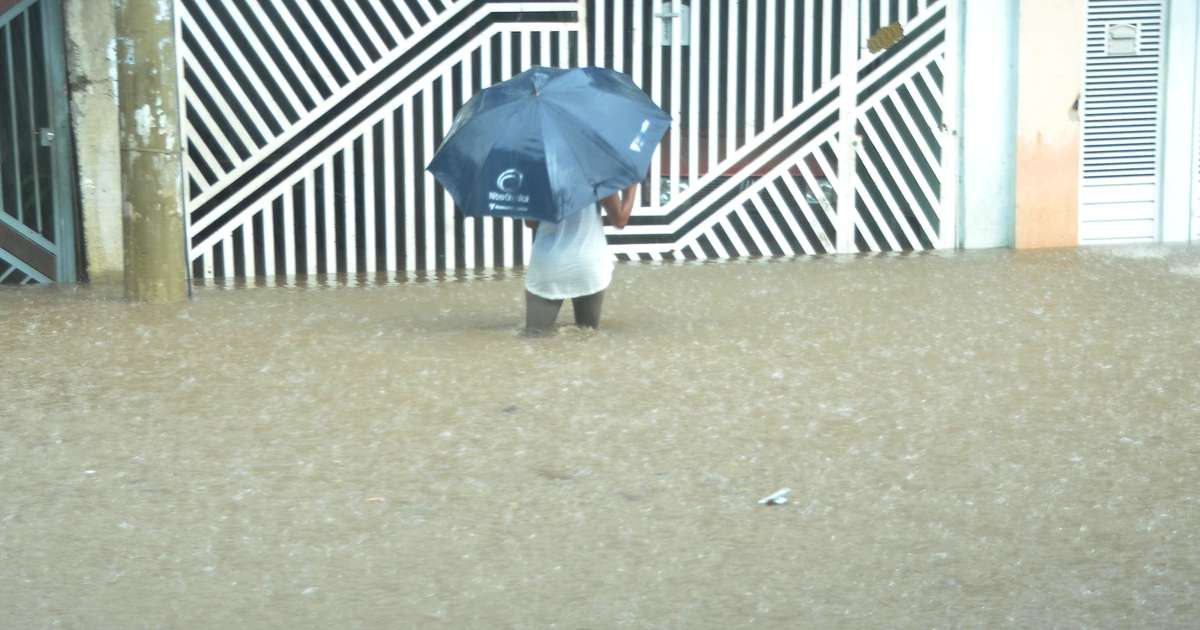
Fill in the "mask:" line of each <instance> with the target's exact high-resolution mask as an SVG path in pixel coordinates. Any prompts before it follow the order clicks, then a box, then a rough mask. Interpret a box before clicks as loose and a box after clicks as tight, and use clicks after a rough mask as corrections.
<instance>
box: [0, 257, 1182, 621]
mask: <svg viewBox="0 0 1200 630" xmlns="http://www.w3.org/2000/svg"><path fill="white" fill-rule="evenodd" d="M520 282H521V280H520V278H519V277H517V276H513V275H510V276H508V277H496V278H480V279H473V280H470V281H465V282H464V281H454V282H403V283H392V284H384V285H377V286H345V285H339V284H337V283H330V284H325V283H314V285H312V286H301V287H292V288H255V287H250V288H239V289H225V288H220V287H211V286H210V287H200V288H198V289H197V291H196V294H195V299H194V301H193V302H192V303H191V304H188V305H186V306H171V307H162V306H145V305H128V304H125V303H123V302H122V301H121V300H120V299H119V297H120V292H119V290H116V289H111V288H104V287H96V288H83V289H21V290H9V289H6V290H0V322H2V325H3V333H2V336H0V357H2V358H3V363H2V365H3V367H4V376H3V395H2V396H0V628H4V629H8V628H14V629H16V628H20V629H33V628H88V629H92V628H284V627H287V628H416V627H445V628H550V627H554V628H617V627H621V628H733V627H743V626H756V627H764V628H864V627H896V628H926V627H987V628H1000V627H1012V628H1052V627H1073V628H1074V627H1089V628H1093V627H1094V628H1130V627H1154V628H1194V627H1196V623H1197V619H1198V618H1200V605H1198V604H1197V602H1198V601H1200V249H1196V248H1190V249H1189V248H1182V249H1179V248H1161V247H1146V248H1132V249H1131V248H1123V249H1113V250H1064V251H1048V252H1011V251H989V252H967V253H946V254H928V255H911V256H881V257H867V258H854V257H824V258H804V259H795V260H784V261H772V262H730V263H723V264H673V265H648V264H646V265H622V266H620V267H618V268H617V270H616V275H615V280H614V284H613V287H612V288H611V290H610V293H609V295H608V296H607V298H606V300H605V312H604V323H603V329H602V330H601V331H599V332H592V333H581V332H579V331H576V330H575V329H573V328H569V327H568V328H567V329H564V330H563V331H562V332H561V333H560V334H559V335H557V336H554V337H551V338H547V339H526V338H523V337H521V336H519V335H518V334H517V327H518V325H519V323H520V322H521V318H522V316H523V297H522V293H521V284H520ZM559 322H560V324H567V323H569V322H570V308H569V307H567V308H564V312H563V313H562V315H561V316H560V319H559ZM784 487H787V488H791V489H792V493H791V495H790V496H789V501H788V503H786V504H784V505H777V506H771V507H766V506H762V505H759V504H758V503H757V501H758V499H760V498H762V497H764V496H766V495H768V494H770V493H772V492H774V491H776V490H778V489H780V488H784Z"/></svg>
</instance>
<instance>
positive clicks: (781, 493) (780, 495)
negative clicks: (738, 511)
mask: <svg viewBox="0 0 1200 630" xmlns="http://www.w3.org/2000/svg"><path fill="white" fill-rule="evenodd" d="M791 492H792V489H791V488H782V489H779V490H776V491H775V492H772V493H771V494H768V495H767V496H765V497H763V498H761V499H759V500H758V503H759V505H783V504H784V503H787V502H788V500H787V495H789V494H791Z"/></svg>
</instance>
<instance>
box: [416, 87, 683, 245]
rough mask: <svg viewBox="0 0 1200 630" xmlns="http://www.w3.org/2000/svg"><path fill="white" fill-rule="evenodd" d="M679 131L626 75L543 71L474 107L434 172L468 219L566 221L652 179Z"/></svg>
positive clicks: (462, 117) (464, 112)
mask: <svg viewBox="0 0 1200 630" xmlns="http://www.w3.org/2000/svg"><path fill="white" fill-rule="evenodd" d="M670 125H671V118H670V116H668V115H667V114H666V113H665V112H663V111H662V109H660V108H659V107H658V106H657V105H655V104H654V102H653V101H651V100H650V98H649V97H647V96H646V93H645V92H643V91H642V90H641V89H640V88H638V87H637V85H635V84H634V83H633V81H632V80H630V79H629V77H627V76H625V75H623V74H620V73H618V72H615V71H612V70H607V69H605V68H575V69H571V70H560V69H556V68H545V67H541V66H535V67H533V68H531V69H529V70H526V71H525V72H522V73H521V74H519V75H517V76H515V77H513V78H511V79H509V80H508V81H505V82H503V83H499V84H497V85H494V86H492V87H490V88H487V89H485V90H483V91H482V92H480V93H479V94H477V95H475V97H474V98H472V99H471V100H470V101H468V102H467V104H466V105H464V106H463V108H462V109H461V110H460V111H459V112H458V114H457V115H456V116H455V117H454V125H453V126H452V127H451V128H450V131H449V133H447V134H446V138H445V139H444V140H443V141H442V145H441V146H440V147H439V148H438V151H437V154H436V155H434V157H433V161H431V162H430V163H429V166H428V170H429V172H431V173H433V176H434V177H436V178H437V180H438V181H439V182H441V184H442V185H443V186H445V187H446V189H447V190H449V191H450V195H451V196H452V197H454V202H455V204H457V205H458V208H459V209H460V210H461V211H462V212H463V214H465V215H467V216H477V217H497V216H500V217H518V218H523V219H537V220H541V221H551V222H558V221H561V220H562V219H563V217H565V216H568V215H570V214H572V213H574V212H576V211H578V210H579V209H580V208H584V207H587V206H589V205H591V204H593V203H595V202H596V201H597V200H598V199H602V198H604V197H607V196H608V195H611V194H612V193H614V192H617V191H620V190H623V189H625V188H627V187H628V186H629V185H631V184H633V183H635V182H640V181H642V178H644V177H645V174H646V170H647V169H648V168H649V167H650V160H651V159H652V157H653V155H654V149H655V147H657V146H658V143H659V141H660V140H661V139H662V136H663V134H664V133H666V132H667V129H668V128H669V127H670Z"/></svg>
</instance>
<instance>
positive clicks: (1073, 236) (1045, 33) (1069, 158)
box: [1016, 0, 1086, 248]
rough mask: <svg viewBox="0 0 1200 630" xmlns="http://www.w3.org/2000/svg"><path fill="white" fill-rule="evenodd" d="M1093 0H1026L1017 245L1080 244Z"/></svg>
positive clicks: (1023, 0) (1021, 42)
mask: <svg viewBox="0 0 1200 630" xmlns="http://www.w3.org/2000/svg"><path fill="white" fill-rule="evenodd" d="M1085 21H1086V5H1085V0H1021V8H1020V34H1019V38H1018V63H1017V68H1018V69H1017V76H1018V79H1017V84H1018V87H1017V191H1016V201H1017V216H1016V245H1017V247H1019V248H1029V247H1074V246H1076V245H1078V244H1079V156H1080V143H1081V130H1080V125H1079V112H1078V111H1077V110H1075V109H1074V105H1075V103H1076V102H1077V99H1079V97H1080V94H1081V93H1082V92H1083V58H1084V25H1085Z"/></svg>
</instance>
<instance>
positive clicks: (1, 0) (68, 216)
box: [0, 0, 76, 284]
mask: <svg viewBox="0 0 1200 630" xmlns="http://www.w3.org/2000/svg"><path fill="white" fill-rule="evenodd" d="M59 10H60V7H59V5H58V0H23V1H16V2H14V1H12V0H0V284H40V283H49V282H56V281H57V282H73V281H74V280H75V274H76V271H75V246H76V242H75V212H74V203H73V196H72V188H73V184H72V179H71V156H70V152H69V150H70V146H69V139H70V133H69V128H68V127H67V103H66V75H65V67H64V58H63V47H62V30H61V29H62V18H61V15H60V13H59Z"/></svg>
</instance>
